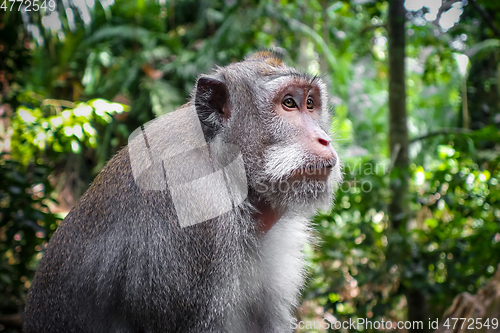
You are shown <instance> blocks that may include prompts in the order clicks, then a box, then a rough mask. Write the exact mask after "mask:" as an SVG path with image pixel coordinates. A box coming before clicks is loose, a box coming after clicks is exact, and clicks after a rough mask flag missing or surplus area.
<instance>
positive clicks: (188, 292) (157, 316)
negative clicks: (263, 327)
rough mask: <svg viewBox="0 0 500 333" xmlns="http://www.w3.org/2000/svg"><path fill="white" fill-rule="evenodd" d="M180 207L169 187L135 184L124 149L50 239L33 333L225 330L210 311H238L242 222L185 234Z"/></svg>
mask: <svg viewBox="0 0 500 333" xmlns="http://www.w3.org/2000/svg"><path fill="white" fill-rule="evenodd" d="M171 202H172V199H171V197H170V194H169V191H168V189H167V190H165V191H145V190H141V189H139V188H138V187H137V186H136V185H135V182H134V180H133V175H132V171H131V167H130V161H129V156H128V150H127V148H125V149H123V150H121V151H120V152H119V153H118V154H117V155H116V156H115V157H114V158H113V159H111V161H110V162H109V163H108V165H107V166H106V167H105V168H104V169H103V171H102V172H101V174H100V175H99V176H98V177H97V178H96V180H95V181H94V182H93V184H92V185H91V187H90V188H89V190H88V191H87V192H86V193H85V194H84V196H82V198H81V199H80V200H79V202H78V203H77V205H76V206H75V207H74V208H73V209H72V210H71V211H70V213H69V214H68V216H67V217H66V218H65V220H64V221H63V222H62V223H61V225H60V227H59V228H58V229H57V231H56V232H55V233H54V236H53V237H52V239H51V240H50V242H49V244H48V247H47V250H46V253H45V255H44V257H43V258H42V260H41V261H40V266H39V268H38V271H37V273H36V275H35V278H34V280H33V283H32V286H31V288H30V292H29V296H28V302H27V305H26V308H25V312H24V316H23V319H24V326H23V329H24V332H51V333H54V332H64V333H67V332H114V331H119V332H157V331H158V332H160V331H161V332H164V331H165V328H171V329H172V331H174V332H176V331H179V332H181V331H182V332H189V331H192V332H196V330H198V332H201V331H203V327H195V326H196V325H198V326H199V325H200V324H199V323H205V324H206V325H207V326H206V327H212V328H214V327H221V331H222V326H223V323H214V322H213V321H214V320H216V318H215V317H213V318H210V317H211V316H210V315H209V313H210V312H211V311H212V310H213V308H217V309H218V311H220V312H226V311H229V309H228V307H230V306H231V304H233V303H234V299H235V297H236V295H237V293H238V292H237V290H235V288H236V286H237V281H235V279H236V274H234V272H235V271H237V270H238V269H239V267H240V266H241V264H242V261H243V259H244V258H243V256H244V255H243V251H244V249H243V247H244V246H245V244H244V243H248V240H247V241H245V240H244V239H241V237H240V236H241V234H242V232H241V230H240V229H241V227H242V222H241V219H237V218H231V217H228V216H223V217H221V218H224V219H225V222H224V223H225V227H224V228H222V227H220V224H219V223H217V219H215V220H212V221H209V222H205V223H199V224H196V225H194V226H191V227H187V228H180V226H179V224H178V221H177V218H176V214H175V211H174V208H173V205H172V203H171ZM231 214H232V215H234V212H231V213H228V215H231ZM240 218H241V217H240ZM214 288H215V289H216V290H215V289H214ZM220 291H224V292H223V293H221V292H220ZM89 304H90V305H91V306H89ZM233 305H234V304H233ZM174 309H175V311H173V310H174ZM174 312H175V316H174V315H173V313H174ZM205 314H206V319H205V320H202V321H200V320H198V319H197V318H200V317H202V318H203V317H205ZM89 318H90V319H91V321H89ZM131 318H134V319H133V320H132V319H131ZM218 318H220V317H218ZM196 322H198V324H195V323H196ZM192 325H194V326H193V327H191V326H192ZM161 328H163V330H161ZM169 332H170V330H169Z"/></svg>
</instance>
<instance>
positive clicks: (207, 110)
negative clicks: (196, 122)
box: [194, 77, 230, 139]
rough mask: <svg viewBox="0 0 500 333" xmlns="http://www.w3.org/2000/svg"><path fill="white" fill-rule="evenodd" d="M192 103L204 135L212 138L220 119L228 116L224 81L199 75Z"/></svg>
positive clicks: (219, 125) (227, 97) (219, 124)
mask: <svg viewBox="0 0 500 333" xmlns="http://www.w3.org/2000/svg"><path fill="white" fill-rule="evenodd" d="M194 105H195V107H196V112H197V113H198V118H199V119H200V122H201V127H202V129H203V132H204V133H205V137H206V138H207V139H211V138H213V137H214V136H215V134H216V133H217V131H218V130H219V129H220V127H221V126H222V121H223V120H224V119H228V118H229V116H230V110H229V92H228V91H227V86H226V83H225V82H223V81H220V80H217V79H214V78H211V77H200V78H199V79H198V82H197V85H196V95H195V99H194Z"/></svg>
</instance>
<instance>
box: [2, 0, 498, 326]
mask: <svg viewBox="0 0 500 333" xmlns="http://www.w3.org/2000/svg"><path fill="white" fill-rule="evenodd" d="M477 3H478V4H479V5H480V6H483V8H484V9H486V10H487V11H488V12H489V13H490V14H491V15H492V16H493V21H494V22H496V21H498V18H499V17H498V15H500V14H499V13H500V7H499V5H498V4H497V3H496V2H494V1H493V2H492V1H490V2H486V1H479V0H478V1H477ZM69 6H70V8H71V10H73V12H74V13H75V15H74V16H73V18H71V17H70V16H68V15H67V11H59V18H60V23H61V26H60V28H58V29H55V28H53V27H50V26H47V25H44V24H43V23H42V22H43V17H44V15H45V14H46V13H45V12H43V11H41V12H33V13H32V15H31V16H30V17H29V23H30V24H31V28H30V29H31V30H30V31H28V30H27V29H26V27H27V25H26V24H25V23H23V21H22V18H21V14H20V13H17V12H9V13H0V16H1V19H2V21H3V23H4V25H3V28H2V33H3V34H2V36H5V38H4V39H3V40H2V43H3V44H2V45H1V46H2V48H0V53H1V55H2V59H5V61H4V62H3V63H0V71H3V72H4V73H5V76H2V80H3V81H2V82H1V84H2V85H3V86H4V89H3V90H2V92H1V94H2V95H1V98H2V104H3V105H6V104H8V105H10V110H14V111H13V112H12V115H8V117H9V121H10V122H9V131H8V133H9V138H10V142H11V154H10V155H8V156H7V155H3V156H2V157H3V159H2V160H0V171H1V172H2V173H1V174H0V184H1V187H0V209H1V211H0V221H1V223H2V224H1V225H0V240H1V242H0V265H1V266H0V294H2V295H6V297H3V298H2V297H0V312H15V311H14V310H13V309H14V308H15V309H17V308H20V307H21V306H22V303H23V298H24V296H25V293H26V290H27V287H28V286H29V283H30V279H31V276H32V274H33V271H34V268H35V265H36V262H37V260H38V259H39V258H40V257H41V253H43V250H44V245H45V243H46V241H47V240H48V238H49V237H50V235H51V233H52V232H53V231H54V230H55V228H56V226H57V223H58V219H57V217H56V216H55V215H53V214H51V213H50V212H49V210H48V207H49V206H50V207H53V206H52V204H50V202H51V201H52V198H53V197H56V196H57V195H59V197H60V196H61V193H62V192H63V190H62V188H63V186H69V187H70V188H69V190H70V192H71V193H75V197H78V196H79V195H80V194H81V193H82V191H84V190H85V189H86V187H87V186H88V184H89V183H90V181H91V179H92V177H93V176H94V175H95V174H97V172H98V171H99V170H100V169H101V168H102V167H103V166H104V164H105V163H106V161H107V160H108V159H109V157H110V156H111V155H112V154H113V153H114V152H116V150H118V149H119V148H120V147H121V146H123V145H125V144H126V141H127V138H128V135H129V134H130V133H131V132H132V131H133V130H134V129H136V128H137V127H138V126H140V125H142V124H144V123H146V122H147V121H149V120H151V119H153V118H154V117H157V116H160V115H162V114H165V113H168V112H170V111H172V110H174V109H176V108H177V107H178V106H180V105H181V104H183V103H185V102H186V100H187V98H188V96H189V94H190V92H191V90H192V88H193V84H194V82H195V80H196V77H197V75H198V74H199V73H203V72H207V71H209V70H210V69H211V68H212V67H213V66H214V65H216V64H218V65H226V64H228V63H230V62H233V61H238V60H241V59H242V58H243V57H244V56H245V55H247V54H249V53H251V52H252V51H255V50H257V49H263V48H271V47H279V48H282V51H283V53H284V57H285V60H286V61H287V63H289V64H291V65H295V66H297V67H299V68H301V69H303V70H305V71H307V72H311V73H313V74H318V73H323V74H325V79H326V80H327V81H329V83H330V93H331V102H332V104H333V105H334V113H335V115H336V117H335V119H334V122H333V123H332V129H333V131H334V132H335V137H336V139H337V140H336V143H337V145H338V146H340V147H339V151H340V156H341V159H342V161H343V163H344V172H345V182H344V183H343V184H342V186H341V187H340V189H339V190H338V193H337V199H336V206H335V209H334V210H332V211H331V212H323V213H321V214H319V215H318V216H317V217H316V218H315V224H316V227H317V229H318V231H319V235H320V237H321V242H320V244H319V245H320V247H317V248H315V249H313V250H310V251H309V252H310V254H311V262H310V265H311V279H310V282H309V289H308V290H307V293H306V294H305V299H306V301H307V302H310V304H312V306H313V307H315V309H317V306H318V305H319V306H320V307H323V309H324V311H325V312H329V313H330V314H331V315H334V316H335V317H336V318H338V319H349V318H353V317H356V316H357V317H361V318H371V319H373V320H378V319H393V320H404V319H405V318H406V316H407V304H406V298H405V296H404V295H405V292H406V291H407V290H408V289H409V288H410V287H411V288H418V289H419V290H421V291H422V292H423V293H424V295H425V296H426V297H427V301H428V303H429V307H430V308H431V310H432V311H431V314H432V315H433V316H436V317H439V316H440V315H441V314H442V313H443V311H444V309H445V308H446V307H447V306H449V305H450V304H451V301H452V298H453V297H454V296H455V295H456V294H458V293H459V292H462V291H469V292H475V291H476V290H477V289H478V288H480V287H481V286H482V285H483V284H484V283H485V282H486V281H487V280H488V278H489V277H491V275H492V273H493V270H494V269H495V267H496V265H497V264H498V263H499V262H500V251H499V250H500V248H499V243H500V233H499V232H498V230H499V229H500V225H499V221H500V211H499V208H498V207H499V200H500V188H499V184H498V181H499V178H500V170H499V165H500V159H499V153H498V151H499V149H498V147H499V145H500V142H499V134H498V133H499V132H498V128H499V124H500V116H499V113H500V101H499V99H498V96H500V89H499V83H498V78H499V76H498V70H499V69H498V63H499V59H500V48H499V47H498V46H499V42H498V41H499V38H500V36H496V35H495V32H494V31H492V30H491V29H490V27H489V26H488V24H487V22H485V20H484V19H483V18H482V16H481V15H480V14H479V13H478V12H477V11H475V10H474V8H472V7H471V5H466V6H465V7H464V13H463V15H462V18H461V22H460V23H459V24H458V25H456V26H455V27H453V28H451V29H450V30H448V31H443V30H441V29H439V27H438V26H437V25H435V24H426V23H425V19H424V17H425V14H426V10H424V9H422V10H420V11H417V12H412V13H409V17H411V20H410V21H409V22H408V23H407V28H408V30H407V35H408V36H407V47H406V54H407V59H406V60H407V61H406V65H407V69H406V76H407V81H406V88H407V89H406V90H407V109H408V119H409V122H408V130H409V133H410V136H411V137H419V136H422V135H425V134H427V133H430V134H432V132H433V131H438V130H441V129H443V128H450V127H451V128H453V127H459V126H462V123H463V119H462V114H463V108H465V106H464V101H465V100H466V99H465V97H467V100H468V109H467V111H468V113H469V114H470V117H471V120H472V122H471V128H472V129H473V130H474V131H471V132H470V133H469V132H467V131H465V130H464V131H455V132H457V133H462V134H456V135H454V134H444V135H429V137H427V138H425V139H422V140H416V141H415V142H413V143H412V144H411V147H410V152H409V155H410V159H411V161H412V166H411V181H410V190H409V193H408V200H409V201H410V203H411V210H410V211H409V212H408V217H409V221H410V222H409V224H408V225H407V226H405V227H403V228H401V229H400V230H392V229H391V228H390V227H389V226H390V225H391V223H390V222H391V221H390V220H389V217H388V215H387V211H388V204H389V202H390V199H391V198H390V192H389V190H388V185H389V181H390V179H389V176H388V170H389V168H390V164H391V162H390V161H389V155H390V154H389V151H388V148H387V147H388V142H387V140H388V138H387V133H388V125H387V124H388V121H387V110H388V109H387V101H388V93H387V79H388V64H387V48H388V41H387V32H386V28H385V22H386V20H387V8H388V2H387V1H374V2H365V3H364V4H363V5H361V4H354V3H352V2H347V1H337V2H331V1H324V0H300V1H288V0H281V1H272V0H262V1H251V0H242V1H232V0H224V1H222V0H211V1H195V0H179V1H149V0H146V1H138V2H131V1H125V0H117V1H116V4H115V5H113V6H111V7H109V6H106V2H96V3H95V6H94V7H92V8H91V7H87V8H88V9H89V16H88V17H87V18H84V15H83V14H82V13H83V12H81V11H79V10H77V8H76V7H75V6H74V4H73V2H70V5H69ZM59 7H60V8H65V7H63V5H62V4H61V6H59ZM16 13H17V14H16ZM495 13H497V14H495ZM494 15H497V16H496V17H495V16H494ZM495 20H496V21H495ZM35 27H36V29H38V31H39V35H38V36H35V35H34V31H35V30H36V29H35ZM464 57H466V59H467V61H468V67H464V68H465V69H467V71H463V70H461V68H460V66H461V65H463V63H462V64H460V62H459V61H457V59H465V58H464ZM4 78H5V80H4ZM464 79H465V80H466V81H465V94H466V95H467V96H464V90H462V85H461V84H462V82H463V81H462V80H464ZM5 82H7V83H5ZM5 87H7V88H5ZM111 101H121V102H123V103H125V104H128V105H129V107H124V106H123V105H122V104H119V103H114V102H111ZM3 105H0V106H2V107H3ZM7 109H9V108H4V109H0V110H7ZM124 109H127V112H122V111H123V110H124ZM6 114H8V113H6ZM450 133H453V130H452V131H450ZM463 133H466V134H463ZM49 176H50V178H49ZM49 179H52V182H50V181H49ZM55 179H58V181H57V180H55ZM67 179H70V180H74V181H66V180H67ZM61 183H64V184H61ZM75 183H77V184H78V183H80V186H76V185H74V184H75ZM51 184H52V185H53V186H54V187H56V188H57V190H56V191H54V190H53V189H52V187H51ZM82 184H83V185H82ZM307 302H306V303H307ZM3 309H7V310H3ZM0 330H1V329H0Z"/></svg>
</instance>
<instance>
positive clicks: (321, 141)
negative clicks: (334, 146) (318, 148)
mask: <svg viewBox="0 0 500 333" xmlns="http://www.w3.org/2000/svg"><path fill="white" fill-rule="evenodd" d="M318 142H319V143H320V144H322V145H323V146H328V144H329V143H330V142H328V140H325V139H323V138H319V139H318Z"/></svg>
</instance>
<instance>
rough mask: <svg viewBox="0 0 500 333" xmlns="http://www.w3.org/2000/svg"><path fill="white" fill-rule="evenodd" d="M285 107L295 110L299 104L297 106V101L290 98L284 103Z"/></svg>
mask: <svg viewBox="0 0 500 333" xmlns="http://www.w3.org/2000/svg"><path fill="white" fill-rule="evenodd" d="M283 105H284V106H286V107H287V108H290V109H294V108H296V107H297V104H295V101H294V100H293V98H290V97H288V98H287V99H285V100H284V101H283Z"/></svg>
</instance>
